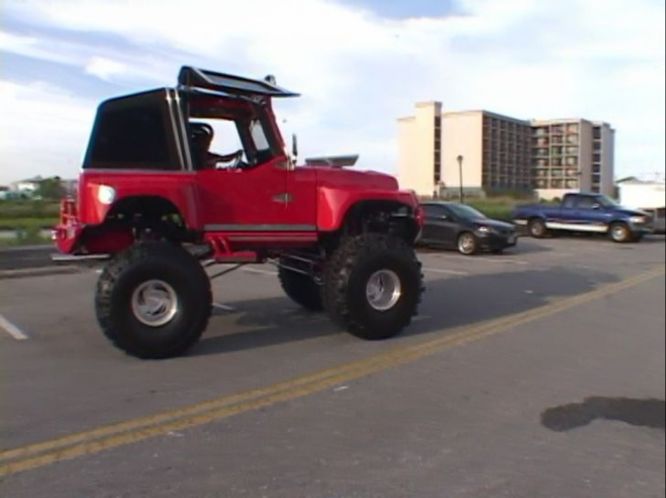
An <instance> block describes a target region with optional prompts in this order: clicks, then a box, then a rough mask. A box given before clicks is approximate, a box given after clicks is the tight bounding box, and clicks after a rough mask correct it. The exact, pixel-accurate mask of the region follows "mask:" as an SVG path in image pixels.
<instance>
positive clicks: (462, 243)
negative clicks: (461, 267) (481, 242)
mask: <svg viewBox="0 0 666 498" xmlns="http://www.w3.org/2000/svg"><path fill="white" fill-rule="evenodd" d="M477 246H478V244H477V242H476V237H475V236H474V234H473V233H470V232H464V233H461V234H460V235H459V236H458V252H459V253H460V254H464V255H465V256H472V255H473V254H476V251H477V250H478V247H477Z"/></svg>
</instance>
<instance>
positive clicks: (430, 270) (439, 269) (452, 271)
mask: <svg viewBox="0 0 666 498" xmlns="http://www.w3.org/2000/svg"><path fill="white" fill-rule="evenodd" d="M423 271H427V272H430V273H448V274H449V275H469V272H468V271H459V270H444V269H443V268H425V267H424V268H423Z"/></svg>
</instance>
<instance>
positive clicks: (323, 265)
mask: <svg viewBox="0 0 666 498" xmlns="http://www.w3.org/2000/svg"><path fill="white" fill-rule="evenodd" d="M296 95H297V94H294V93H291V92H288V91H286V90H284V89H282V88H280V87H278V86H277V85H276V84H275V81H274V79H273V78H272V77H267V78H266V80H264V81H261V80H251V79H247V78H242V77H238V76H232V75H227V74H220V73H214V72H211V71H204V70H200V69H195V68H191V67H183V68H182V69H181V71H180V74H179V77H178V86H177V87H176V88H161V89H158V90H152V91H147V92H143V93H138V94H134V95H128V96H124V97H119V98H114V99H110V100H107V101H105V102H103V103H102V104H101V105H100V106H99V109H98V111H97V117H96V120H95V124H94V127H93V131H92V135H91V138H90V142H89V145H88V149H87V152H86V155H85V159H84V162H83V171H82V173H81V176H80V179H79V190H78V199H77V200H76V201H75V200H74V199H64V200H63V201H62V205H61V219H60V223H59V224H58V226H57V227H56V228H55V230H54V239H55V241H56V244H57V246H58V249H59V250H60V251H61V252H63V253H66V254H67V256H64V257H61V258H60V259H61V260H62V259H67V260H70V261H71V260H79V259H104V258H110V261H109V263H108V264H107V266H106V268H105V269H104V271H103V273H102V275H101V276H100V278H99V282H98V284H97V293H96V297H95V308H96V313H97V318H98V320H99V323H100V325H101V327H102V329H103V331H104V333H105V335H106V336H107V337H108V338H109V339H110V340H111V341H112V342H113V343H114V344H115V345H116V346H117V347H119V348H120V349H122V350H124V351H125V352H127V353H129V354H131V355H135V356H138V357H141V358H166V357H171V356H175V355H179V354H181V353H183V352H184V351H186V350H187V349H188V348H189V347H190V346H192V345H193V344H194V343H195V342H196V341H197V340H198V339H199V337H200V336H201V334H202V332H203V331H204V329H205V328H206V325H207V323H208V318H209V316H210V313H211V306H212V297H211V288H210V279H211V278H215V277H217V276H220V275H222V274H224V273H228V272H229V271H231V270H233V269H236V268H238V267H240V266H242V265H244V264H248V263H264V262H273V263H275V264H277V266H278V274H279V279H280V282H281V284H282V287H283V289H284V291H285V292H286V294H287V295H288V296H289V297H291V298H292V299H293V300H294V301H296V302H297V303H299V304H300V305H302V306H304V307H305V308H307V309H310V310H320V309H325V310H326V311H327V312H328V313H329V314H330V316H331V317H332V318H333V320H335V321H336V322H337V323H339V324H340V325H342V326H343V327H345V328H346V329H347V330H349V331H350V332H351V333H352V334H354V335H356V336H358V337H361V338H364V339H384V338H388V337H391V336H393V335H395V334H397V333H398V332H400V331H401V330H402V329H403V328H404V327H405V326H406V325H408V324H409V322H410V320H411V318H412V316H413V315H414V314H415V313H416V310H417V305H418V302H419V299H420V295H421V292H422V288H423V285H422V275H421V270H420V264H419V262H418V260H417V259H416V257H415V253H414V250H413V242H414V239H415V238H416V236H417V234H418V232H419V230H420V226H421V222H422V214H421V211H420V209H419V207H418V203H417V199H416V197H415V196H414V195H413V194H412V193H410V192H406V191H400V190H398V184H397V182H396V180H395V179H394V178H393V177H390V176H387V175H384V174H380V173H374V172H367V173H366V172H353V171H349V170H345V169H343V168H342V167H339V166H337V165H336V161H335V160H331V161H329V160H326V158H324V159H321V160H314V161H308V163H312V162H314V163H315V165H307V166H299V167H296V166H295V164H294V161H293V159H292V157H290V156H289V154H287V153H286V152H285V144H284V142H283V140H282V137H281V135H280V132H279V130H278V127H277V124H276V121H275V116H274V114H273V110H272V106H271V99H272V98H273V97H291V96H296ZM220 130H222V132H220ZM233 141H237V143H238V146H237V149H238V150H235V151H234V150H233V149H232V151H231V153H223V152H228V151H229V149H228V147H229V146H230V144H231V143H233ZM211 147H212V148H214V149H217V150H210V148H211ZM224 148H227V150H223V149H224ZM221 149H222V150H221ZM295 149H296V144H295V140H294V153H293V156H295V154H296V150H295ZM215 263H224V264H231V265H233V266H231V267H227V268H225V269H223V270H222V271H220V272H218V273H217V274H213V275H210V276H209V275H208V274H207V273H206V271H205V267H208V266H210V265H212V264H215Z"/></svg>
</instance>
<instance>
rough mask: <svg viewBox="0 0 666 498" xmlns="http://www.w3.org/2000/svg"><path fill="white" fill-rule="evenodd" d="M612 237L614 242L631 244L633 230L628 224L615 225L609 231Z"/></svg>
mask: <svg viewBox="0 0 666 498" xmlns="http://www.w3.org/2000/svg"><path fill="white" fill-rule="evenodd" d="M609 233H610V237H611V239H612V240H613V242H619V243H624V242H629V241H630V240H631V239H632V236H631V230H629V227H628V226H627V224H626V223H613V224H612V225H611V226H610V229H609Z"/></svg>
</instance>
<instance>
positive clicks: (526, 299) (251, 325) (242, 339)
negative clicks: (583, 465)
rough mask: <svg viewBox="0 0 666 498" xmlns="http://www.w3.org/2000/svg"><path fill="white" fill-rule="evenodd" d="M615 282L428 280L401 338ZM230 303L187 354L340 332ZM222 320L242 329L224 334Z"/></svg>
mask: <svg viewBox="0 0 666 498" xmlns="http://www.w3.org/2000/svg"><path fill="white" fill-rule="evenodd" d="M616 280H617V278H616V277H615V276H613V275H610V274H606V273H600V272H594V271H583V270H578V271H573V270H570V269H567V268H564V267H562V268H550V269H547V270H523V271H515V272H502V273H493V274H482V275H474V276H465V277H455V278H443V279H437V280H430V279H428V280H426V292H425V294H424V296H423V300H422V303H421V306H420V311H419V315H418V317H416V319H415V320H414V321H413V322H412V324H411V325H410V327H409V328H407V329H406V330H405V332H404V333H403V335H404V336H415V335H419V334H428V333H430V334H432V333H437V334H446V333H447V332H449V331H451V330H452V329H454V328H456V327H460V326H466V325H473V324H475V323H477V322H482V321H486V320H490V319H494V318H501V317H504V316H507V315H510V314H514V313H518V312H521V311H527V310H530V309H533V308H537V307H539V306H543V305H545V304H547V303H548V302H550V301H551V300H552V299H553V298H559V297H567V296H573V295H576V294H581V293H584V292H587V291H590V290H593V289H594V288H596V287H597V286H599V285H600V284H604V283H607V282H612V281H616ZM228 304H230V305H232V306H233V307H234V308H236V311H234V312H231V313H223V314H222V315H223V316H213V318H212V319H211V322H210V324H209V326H208V329H207V331H206V333H205V335H204V337H203V338H202V339H201V341H200V342H199V343H198V344H197V345H196V346H195V348H194V349H193V350H192V351H191V353H190V354H191V355H193V356H197V355H210V354H219V353H225V352H233V351H240V350H246V349H254V348H259V347H266V346H273V345H277V344H282V343H289V342H295V341H302V340H307V339H312V338H314V337H323V336H329V335H333V334H340V333H343V331H342V330H341V329H340V327H338V326H336V325H334V324H333V323H332V322H331V321H330V320H329V319H328V316H327V315H326V314H325V313H315V312H308V311H305V310H303V309H301V308H300V307H298V306H297V305H296V304H294V303H293V302H292V301H290V300H289V299H288V298H287V297H286V296H285V297H274V298H268V299H259V300H254V301H242V302H238V303H233V302H231V303H228ZM225 321H228V322H231V323H233V324H234V328H236V329H237V328H238V327H241V328H242V329H244V330H243V331H242V332H236V333H225V332H224V329H225V328H226V327H227V326H226V325H225Z"/></svg>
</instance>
